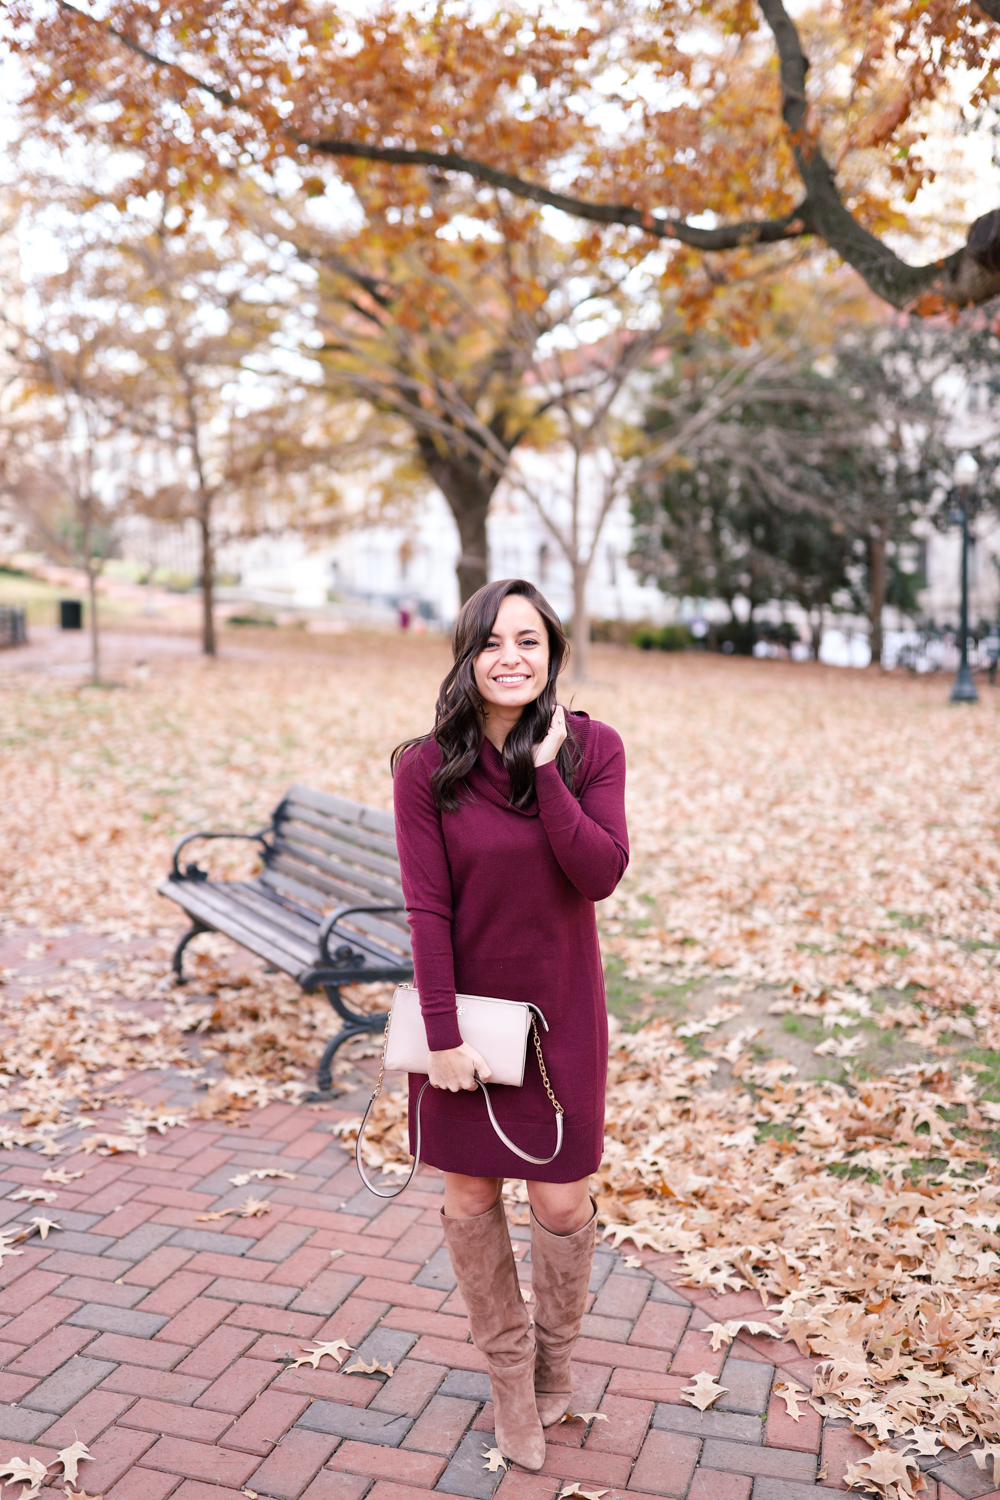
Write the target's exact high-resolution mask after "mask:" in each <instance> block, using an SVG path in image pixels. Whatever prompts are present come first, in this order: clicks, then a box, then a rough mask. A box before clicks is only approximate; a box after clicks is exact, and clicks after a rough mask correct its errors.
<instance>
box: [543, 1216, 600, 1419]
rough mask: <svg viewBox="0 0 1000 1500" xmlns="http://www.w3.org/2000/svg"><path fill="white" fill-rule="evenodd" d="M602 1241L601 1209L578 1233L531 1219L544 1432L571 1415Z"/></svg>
mask: <svg viewBox="0 0 1000 1500" xmlns="http://www.w3.org/2000/svg"><path fill="white" fill-rule="evenodd" d="M591 1201H593V1200H591ZM596 1239H597V1207H596V1205H595V1207H594V1212H593V1214H592V1215H591V1217H590V1219H589V1220H588V1222H587V1223H586V1224H584V1226H583V1228H582V1229H577V1230H576V1231H575V1232H574V1233H573V1234H552V1233H551V1231H550V1230H548V1229H546V1228H545V1227H544V1226H543V1225H541V1224H539V1222H538V1220H537V1219H536V1218H535V1216H534V1214H532V1215H531V1290H532V1294H533V1296H532V1307H533V1308H534V1313H535V1403H536V1406H537V1409H538V1419H539V1421H540V1422H541V1424H542V1426H543V1427H551V1426H552V1424H553V1422H558V1421H559V1419H560V1417H564V1416H565V1415H566V1413H567V1411H569V1400H570V1389H571V1376H570V1359H571V1358H572V1354H573V1345H574V1344H575V1342H576V1337H577V1334H578V1333H579V1332H580V1324H581V1323H582V1322H583V1314H584V1311H585V1309H586V1306H587V1288H588V1286H589V1284H590V1268H591V1266H592V1264H593V1260H594V1244H595V1241H596Z"/></svg>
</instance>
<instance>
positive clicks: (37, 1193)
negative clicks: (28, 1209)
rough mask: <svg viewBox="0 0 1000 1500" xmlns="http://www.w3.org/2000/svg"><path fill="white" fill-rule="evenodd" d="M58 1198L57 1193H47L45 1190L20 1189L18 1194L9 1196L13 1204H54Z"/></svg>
mask: <svg viewBox="0 0 1000 1500" xmlns="http://www.w3.org/2000/svg"><path fill="white" fill-rule="evenodd" d="M57 1197H58V1194H57V1193H47V1192H46V1191H45V1189H44V1188H26V1187H25V1188H19V1189H18V1191H17V1192H16V1193H9V1194H8V1199H9V1201H10V1202H11V1203H54V1202H55V1200H56V1198H57Z"/></svg>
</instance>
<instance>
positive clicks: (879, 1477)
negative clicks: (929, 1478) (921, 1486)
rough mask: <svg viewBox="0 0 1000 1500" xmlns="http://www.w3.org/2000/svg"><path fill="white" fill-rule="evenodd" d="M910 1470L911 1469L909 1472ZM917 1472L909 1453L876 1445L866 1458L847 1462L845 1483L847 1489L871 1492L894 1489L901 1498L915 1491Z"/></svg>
mask: <svg viewBox="0 0 1000 1500" xmlns="http://www.w3.org/2000/svg"><path fill="white" fill-rule="evenodd" d="M911 1470H912V1471H914V1472H913V1473H912V1474H911ZM919 1474H920V1469H919V1467H918V1465H917V1461H916V1459H915V1458H914V1457H912V1455H910V1454H906V1453H897V1452H896V1451H895V1450H894V1449H892V1448H876V1449H875V1451H874V1453H871V1454H869V1456H868V1457H867V1458H862V1459H859V1460H858V1462H857V1463H856V1464H847V1466H846V1467H845V1469H844V1483H845V1484H846V1485H847V1488H848V1489H849V1490H850V1489H854V1488H855V1487H858V1488H859V1489H863V1490H868V1491H869V1492H870V1493H871V1494H875V1495H877V1494H879V1493H880V1492H882V1493H884V1492H886V1491H889V1490H894V1491H895V1493H896V1495H898V1496H900V1497H902V1496H904V1495H906V1496H909V1495H912V1494H913V1493H914V1489H913V1481H914V1479H916V1478H917V1477H918V1476H919Z"/></svg>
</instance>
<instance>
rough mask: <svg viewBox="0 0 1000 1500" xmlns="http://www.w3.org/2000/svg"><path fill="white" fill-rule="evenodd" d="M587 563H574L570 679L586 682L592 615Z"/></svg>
mask: <svg viewBox="0 0 1000 1500" xmlns="http://www.w3.org/2000/svg"><path fill="white" fill-rule="evenodd" d="M588 572H589V569H588V567H587V565H586V563H581V562H575V563H574V564H573V644H572V650H571V652H570V659H569V660H570V681H571V682H586V681H587V676H588V669H589V666H590V616H589V615H588V614H587V573H588Z"/></svg>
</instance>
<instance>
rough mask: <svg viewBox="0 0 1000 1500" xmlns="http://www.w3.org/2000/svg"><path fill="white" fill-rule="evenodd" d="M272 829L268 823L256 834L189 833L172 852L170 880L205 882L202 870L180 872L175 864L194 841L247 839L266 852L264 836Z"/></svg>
mask: <svg viewBox="0 0 1000 1500" xmlns="http://www.w3.org/2000/svg"><path fill="white" fill-rule="evenodd" d="M273 829H274V824H273V823H268V825H267V827H266V828H261V829H259V830H258V832H257V833H224V832H223V833H189V834H188V835H187V836H186V837H185V838H182V839H181V841H180V843H179V844H178V845H177V848H176V849H175V850H174V863H173V869H172V870H171V878H172V879H175V880H206V879H207V878H208V877H207V876H206V874H205V872H204V870H199V868H198V866H197V865H187V866H185V868H184V869H183V870H182V869H181V867H180V865H179V864H178V863H177V856H178V855H179V854H180V852H181V850H182V849H183V848H184V845H185V844H190V843H192V842H193V841H194V840H195V839H249V840H250V842H251V843H258V844H260V846H261V848H262V849H265V850H266V849H268V848H269V847H270V845H269V844H268V842H267V839H266V838H265V835H266V834H268V833H271V832H272V831H273Z"/></svg>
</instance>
